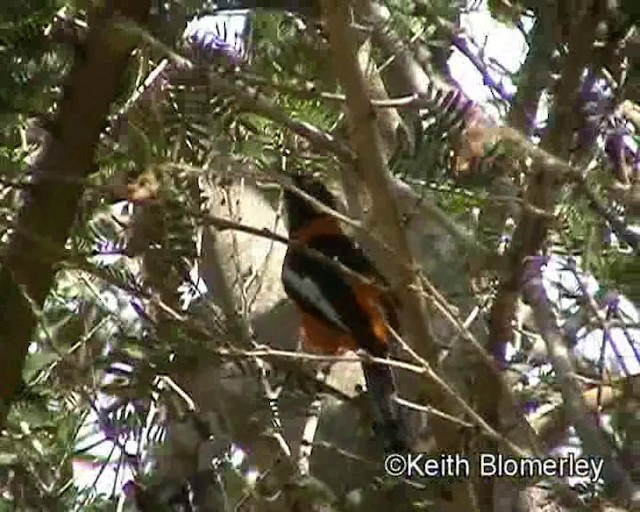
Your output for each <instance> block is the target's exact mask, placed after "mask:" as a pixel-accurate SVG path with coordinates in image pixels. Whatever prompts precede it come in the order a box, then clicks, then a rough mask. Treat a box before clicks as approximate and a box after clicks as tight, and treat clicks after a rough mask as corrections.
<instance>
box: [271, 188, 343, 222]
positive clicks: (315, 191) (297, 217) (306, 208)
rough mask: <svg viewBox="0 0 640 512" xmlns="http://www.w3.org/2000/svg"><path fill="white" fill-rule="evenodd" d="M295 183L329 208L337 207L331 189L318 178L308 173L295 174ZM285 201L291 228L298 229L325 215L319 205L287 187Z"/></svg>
mask: <svg viewBox="0 0 640 512" xmlns="http://www.w3.org/2000/svg"><path fill="white" fill-rule="evenodd" d="M292 181H293V184H294V186H296V187H297V188H299V189H300V190H302V191H303V192H305V193H306V194H308V195H310V196H311V197H313V198H314V199H315V200H317V201H319V202H320V203H322V204H324V205H325V206H328V207H329V208H332V209H334V210H335V209H336V206H337V205H336V199H335V197H334V196H333V194H332V193H331V192H329V189H328V188H327V187H326V186H325V185H324V183H322V182H321V181H319V180H318V179H316V178H313V177H311V176H308V175H296V176H293V179H292ZM284 201H285V206H286V209H287V220H288V224H289V230H296V229H298V228H300V227H302V226H303V225H305V224H307V223H308V222H309V221H310V220H312V219H314V218H316V217H319V216H321V215H324V213H323V212H321V211H320V210H319V209H318V207H317V206H315V205H314V204H312V203H311V202H310V201H307V199H305V198H304V197H302V196H301V195H299V194H297V193H296V192H294V191H293V190H289V189H285V192H284Z"/></svg>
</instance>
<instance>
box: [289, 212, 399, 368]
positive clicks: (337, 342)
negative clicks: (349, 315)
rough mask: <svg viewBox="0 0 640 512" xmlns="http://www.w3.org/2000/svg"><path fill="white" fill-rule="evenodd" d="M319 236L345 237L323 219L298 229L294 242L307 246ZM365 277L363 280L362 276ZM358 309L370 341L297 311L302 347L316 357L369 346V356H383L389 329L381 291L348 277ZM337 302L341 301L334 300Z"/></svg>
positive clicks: (332, 222) (330, 219) (334, 224)
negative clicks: (365, 319)
mask: <svg viewBox="0 0 640 512" xmlns="http://www.w3.org/2000/svg"><path fill="white" fill-rule="evenodd" d="M318 236H346V235H345V234H344V232H343V231H342V229H341V228H340V224H339V222H338V221H337V219H335V218H333V217H331V216H328V215H327V216H322V217H319V218H317V219H315V220H314V221H313V222H310V223H309V224H308V225H307V226H305V227H303V228H301V229H298V230H297V231H296V233H295V234H294V236H293V238H294V239H295V240H296V241H297V242H299V243H302V244H308V243H309V242H310V241H311V240H312V239H313V238H314V237H318ZM365 277H366V276H365ZM347 279H348V280H349V281H350V287H351V290H352V291H353V295H354V296H355V298H356V300H357V302H358V306H359V307H360V309H361V310H362V311H363V312H364V313H365V315H366V317H367V318H368V319H369V331H370V334H373V337H374V338H375V339H373V340H359V339H357V338H356V337H357V334H356V333H353V334H352V333H346V332H344V331H341V330H339V329H337V328H335V327H333V326H332V325H330V324H329V323H328V322H325V321H323V320H322V318H319V317H317V316H315V315H312V314H309V313H306V312H305V311H302V310H300V316H301V318H302V328H301V331H302V332H301V334H302V339H303V342H304V343H303V344H304V346H305V347H306V348H307V349H309V350H311V351H314V352H316V353H318V352H319V353H323V354H327V355H337V354H340V353H344V352H346V351H349V350H357V349H361V348H367V345H368V346H371V348H372V350H370V352H372V355H374V356H383V355H384V354H385V353H386V350H387V341H388V334H389V333H388V329H387V326H386V322H385V318H384V313H383V311H382V309H381V307H380V291H379V290H378V289H377V288H375V287H374V286H371V285H370V284H367V283H364V282H362V281H358V280H357V279H356V278H353V277H349V276H347ZM334 299H335V300H336V301H338V303H339V301H340V300H341V297H335V298H334Z"/></svg>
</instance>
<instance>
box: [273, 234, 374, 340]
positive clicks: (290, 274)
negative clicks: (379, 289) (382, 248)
mask: <svg viewBox="0 0 640 512" xmlns="http://www.w3.org/2000/svg"><path fill="white" fill-rule="evenodd" d="M310 247H311V248H312V249H315V250H317V251H318V252H320V253H321V254H323V255H324V256H326V257H328V258H332V259H333V258H335V259H337V260H338V261H340V263H342V264H343V265H345V266H346V267H348V268H349V269H350V270H353V271H355V272H359V273H362V274H365V275H366V273H367V270H369V269H372V268H373V267H372V265H371V263H370V262H369V261H368V260H366V257H365V256H364V254H362V253H361V252H360V253H359V252H358V251H359V250H358V249H357V248H356V247H355V245H354V244H353V243H352V242H351V241H350V240H349V239H348V238H347V237H345V236H323V237H317V238H315V239H314V240H313V242H312V243H311V244H310ZM282 283H283V285H284V289H285V292H286V294H287V295H288V296H289V298H291V299H292V300H293V301H294V302H296V303H297V304H298V306H299V307H300V308H302V309H303V310H304V311H306V312H308V313H310V314H313V315H315V316H316V317H318V318H320V319H322V320H324V321H325V322H326V323H328V324H329V325H331V326H332V327H334V328H336V329H338V330H340V331H342V332H344V333H347V334H352V335H353V336H354V337H357V338H358V340H359V341H360V343H363V344H365V345H371V346H370V347H369V346H365V347H364V348H367V349H370V350H371V351H372V352H374V351H375V350H374V347H376V346H377V343H375V335H374V333H373V332H372V331H371V325H370V322H369V319H368V318H367V313H366V311H363V310H362V309H361V308H360V306H359V304H358V301H357V299H356V296H355V294H354V292H353V290H352V288H351V286H350V285H349V283H348V282H347V278H346V276H345V275H344V273H342V272H340V270H339V269H336V268H335V267H334V266H332V265H331V264H329V263H326V262H322V261H321V260H320V259H319V258H314V257H313V256H311V255H310V254H306V253H305V252H304V250H303V249H302V248H299V247H294V246H292V247H290V248H289V250H288V251H287V255H286V257H285V264H284V265H283V268H282Z"/></svg>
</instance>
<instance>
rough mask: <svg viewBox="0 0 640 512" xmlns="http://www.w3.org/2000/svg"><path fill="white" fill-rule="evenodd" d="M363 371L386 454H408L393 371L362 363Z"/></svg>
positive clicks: (406, 436)
mask: <svg viewBox="0 0 640 512" xmlns="http://www.w3.org/2000/svg"><path fill="white" fill-rule="evenodd" d="M362 370H363V372H364V378H365V381H366V383H367V393H368V395H369V399H370V401H371V408H372V411H373V428H374V431H375V433H376V435H377V436H378V437H379V438H380V440H381V441H382V442H383V444H384V449H385V452H387V453H402V452H407V451H408V450H409V438H408V430H407V428H406V423H405V421H403V418H402V417H401V415H400V410H399V407H398V404H397V402H395V400H394V396H395V394H396V384H395V378H394V375H393V372H392V370H391V368H389V367H388V366H385V365H381V364H377V363H363V365H362Z"/></svg>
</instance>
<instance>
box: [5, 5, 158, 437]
mask: <svg viewBox="0 0 640 512" xmlns="http://www.w3.org/2000/svg"><path fill="white" fill-rule="evenodd" d="M112 4H113V5H112V7H113V9H114V10H115V11H116V12H117V13H118V14H119V15H120V16H124V17H125V18H127V19H129V20H130V21H132V22H135V23H144V22H145V21H146V19H147V14H148V10H149V7H150V1H149V0H141V1H139V2H127V1H124V0H116V1H114V2H112ZM90 26H91V29H90V31H89V33H88V35H87V40H86V46H85V51H84V52H82V53H78V54H76V57H75V62H74V65H73V68H72V69H71V71H70V73H69V76H68V78H67V81H66V87H65V94H64V96H63V98H62V100H61V102H60V108H59V110H58V115H57V118H56V123H55V133H53V134H52V136H51V138H50V139H49V140H47V142H46V143H45V146H44V148H43V151H42V153H41V155H40V158H39V159H38V160H37V162H36V163H35V164H34V166H33V167H34V169H33V171H34V173H33V174H34V175H35V176H37V175H42V176H48V177H52V176H55V177H58V176H59V177H61V178H71V179H72V181H73V180H74V179H75V180H77V182H75V183H73V182H71V183H64V180H55V179H47V180H43V179H40V178H38V177H36V178H34V183H33V185H32V187H31V189H30V190H29V191H28V192H27V194H26V196H25V202H24V206H23V207H22V210H21V211H20V214H19V216H18V220H17V224H16V227H15V231H14V233H13V237H12V239H11V242H10V243H9V245H8V247H7V250H6V253H5V254H4V255H3V258H2V271H1V272H0V325H2V329H0V353H1V354H2V358H1V359H0V376H1V377H0V425H1V424H3V423H4V420H5V419H6V415H7V413H8V410H9V407H10V406H11V403H12V401H13V399H14V397H15V392H16V389H17V387H18V385H19V383H20V379H21V377H22V369H23V366H24V361H25V357H26V354H27V347H28V345H29V342H30V341H31V339H33V333H34V329H35V326H36V312H35V311H34V309H39V308H41V307H42V305H43V304H44V301H45V298H46V296H47V294H48V292H49V289H50V287H51V285H52V283H53V279H54V276H55V263H56V262H55V261H51V260H50V259H48V258H44V259H42V258H38V257H37V256H38V254H39V253H40V252H41V251H40V249H39V247H38V245H37V243H36V242H34V238H33V237H32V236H31V235H34V236H35V238H36V239H47V240H49V242H50V243H51V245H52V247H54V248H56V249H62V248H63V247H64V244H65V242H66V239H67V236H68V234H69V230H70V229H71V226H72V224H73V222H74V220H75V217H76V214H77V207H78V201H79V199H80V197H81V195H82V192H83V188H84V187H83V185H82V184H81V183H82V180H83V178H85V177H86V176H87V175H88V174H89V173H90V172H91V171H92V170H93V168H94V165H95V164H94V150H95V147H96V145H97V143H98V139H99V136H100V133H101V131H102V129H103V128H104V123H105V120H106V117H107V114H108V112H109V107H110V105H111V103H112V102H113V100H114V99H115V98H116V96H117V95H118V93H119V91H120V88H121V86H122V79H123V76H124V72H125V70H126V68H127V64H128V61H129V54H130V52H131V50H132V47H133V43H132V42H131V41H126V42H124V41H123V40H121V39H120V37H119V35H118V34H117V33H116V31H115V26H114V18H112V17H111V16H110V15H108V14H107V13H106V12H104V11H101V12H94V13H93V15H92V16H91V18H90Z"/></svg>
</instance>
